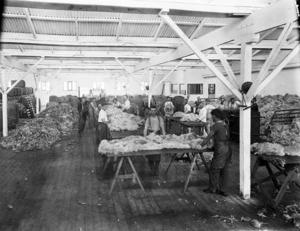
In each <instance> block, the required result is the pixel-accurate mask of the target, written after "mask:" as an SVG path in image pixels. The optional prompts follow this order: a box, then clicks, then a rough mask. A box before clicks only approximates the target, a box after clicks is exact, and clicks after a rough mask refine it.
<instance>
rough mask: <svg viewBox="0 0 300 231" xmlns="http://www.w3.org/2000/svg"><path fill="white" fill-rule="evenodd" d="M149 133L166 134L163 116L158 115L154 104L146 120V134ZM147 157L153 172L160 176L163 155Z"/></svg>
mask: <svg viewBox="0 0 300 231" xmlns="http://www.w3.org/2000/svg"><path fill="white" fill-rule="evenodd" d="M149 133H155V134H157V135H166V131H165V125H164V121H163V118H162V117H161V116H160V115H158V112H157V110H156V108H155V107H154V106H151V108H150V111H149V112H148V116H147V119H146V122H145V129H144V136H147V135H148V134H149ZM146 157H147V158H148V163H149V167H150V170H151V173H152V174H153V175H154V176H158V170H159V164H160V160H161V155H147V156H146Z"/></svg>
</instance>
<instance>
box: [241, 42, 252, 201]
mask: <svg viewBox="0 0 300 231" xmlns="http://www.w3.org/2000/svg"><path fill="white" fill-rule="evenodd" d="M251 70H252V46H251V45H250V44H243V45H242V60H241V79H242V83H244V82H247V81H251V80H252V76H251V75H252V71H251ZM242 83H241V84H242ZM245 100H246V105H250V103H251V102H250V101H251V100H250V99H249V98H245ZM250 139H251V108H248V109H246V110H243V108H241V109H240V193H241V195H242V197H243V198H244V199H248V198H250V194H251V178H250V174H251V154H250Z"/></svg>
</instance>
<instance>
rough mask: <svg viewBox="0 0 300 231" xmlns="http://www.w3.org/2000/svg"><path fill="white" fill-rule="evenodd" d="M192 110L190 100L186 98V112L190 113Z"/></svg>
mask: <svg viewBox="0 0 300 231" xmlns="http://www.w3.org/2000/svg"><path fill="white" fill-rule="evenodd" d="M191 112H192V107H191V105H189V103H188V100H187V99H185V100H184V113H186V114H188V113H191Z"/></svg>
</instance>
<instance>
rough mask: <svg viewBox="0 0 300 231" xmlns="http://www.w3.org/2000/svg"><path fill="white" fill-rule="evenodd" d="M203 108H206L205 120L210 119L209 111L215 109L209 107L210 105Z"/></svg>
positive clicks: (211, 106)
mask: <svg viewBox="0 0 300 231" xmlns="http://www.w3.org/2000/svg"><path fill="white" fill-rule="evenodd" d="M204 108H206V110H207V115H206V118H207V119H210V118H211V114H210V113H211V111H212V110H214V109H215V107H214V106H213V105H210V104H207V105H205V106H204Z"/></svg>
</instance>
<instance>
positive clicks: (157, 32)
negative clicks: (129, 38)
mask: <svg viewBox="0 0 300 231" xmlns="http://www.w3.org/2000/svg"><path fill="white" fill-rule="evenodd" d="M163 25H164V21H163V20H162V21H161V22H160V24H159V26H158V27H157V29H156V31H155V34H154V41H156V40H157V37H158V35H159V32H160V30H161V28H162V27H163Z"/></svg>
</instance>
